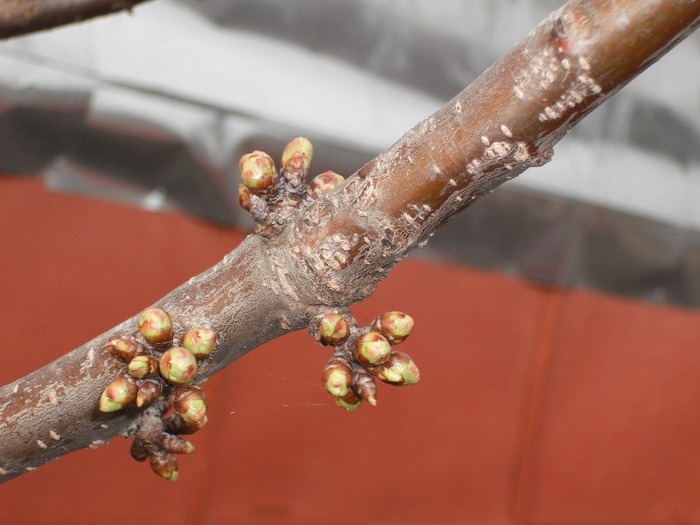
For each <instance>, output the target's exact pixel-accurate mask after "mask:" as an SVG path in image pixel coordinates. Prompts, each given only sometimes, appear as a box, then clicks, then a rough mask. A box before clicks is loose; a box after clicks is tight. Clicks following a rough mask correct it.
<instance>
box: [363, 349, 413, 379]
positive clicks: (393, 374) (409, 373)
mask: <svg viewBox="0 0 700 525" xmlns="http://www.w3.org/2000/svg"><path fill="white" fill-rule="evenodd" d="M372 373H373V374H374V375H376V376H377V377H378V378H379V379H380V380H381V381H384V382H385V383H389V384H390V385H395V386H401V385H414V384H416V383H417V382H418V380H419V379H420V371H419V370H418V367H417V366H416V364H415V363H414V362H413V360H412V359H411V358H410V356H409V355H408V354H404V353H403V352H397V351H394V352H391V354H389V359H388V360H387V361H386V363H383V364H381V365H379V366H377V367H375V368H374V369H372Z"/></svg>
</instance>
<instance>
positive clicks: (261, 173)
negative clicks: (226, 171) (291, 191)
mask: <svg viewBox="0 0 700 525" xmlns="http://www.w3.org/2000/svg"><path fill="white" fill-rule="evenodd" d="M238 166H239V167H240V170H241V180H242V181H243V184H244V185H245V186H246V187H247V188H248V189H249V190H250V191H252V192H253V193H261V192H264V191H267V190H270V189H272V188H273V187H274V186H275V185H276V184H277V180H278V179H279V174H278V173H277V171H276V170H275V163H274V161H273V160H272V158H271V157H270V156H269V155H268V154H267V153H265V152H263V151H253V152H252V153H248V154H247V155H243V156H242V157H241V160H240V162H239V164H238Z"/></svg>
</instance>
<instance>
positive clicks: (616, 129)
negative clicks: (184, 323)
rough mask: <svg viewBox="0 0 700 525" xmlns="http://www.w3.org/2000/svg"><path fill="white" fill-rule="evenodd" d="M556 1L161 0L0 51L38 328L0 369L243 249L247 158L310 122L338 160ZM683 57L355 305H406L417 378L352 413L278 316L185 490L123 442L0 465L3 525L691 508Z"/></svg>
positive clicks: (432, 519)
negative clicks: (412, 323)
mask: <svg viewBox="0 0 700 525" xmlns="http://www.w3.org/2000/svg"><path fill="white" fill-rule="evenodd" d="M563 3H564V2H562V1H555V0H492V1H472V2H462V1H456V0H454V1H451V0H440V1H435V0H432V1H428V0H413V1H409V0H403V1H398V0H395V1H385V2H372V1H369V0H352V1H349V0H325V1H323V2H321V1H319V0H285V1H283V2H282V1H279V0H278V1H272V0H257V1H253V0H250V1H238V0H234V1H232V0H228V1H224V0H205V1H202V2H195V1H194V0H154V1H153V2H150V3H146V4H144V5H142V6H139V7H137V8H135V9H134V10H133V12H132V13H123V14H119V15H114V16H110V17H106V18H103V19H99V20H94V21H90V22H87V23H84V24H80V25H76V26H69V27H65V28H61V29H56V30H53V31H49V32H44V33H40V34H36V35H31V36H26V37H21V38H16V39H13V40H10V41H7V42H4V43H2V44H0V173H2V175H0V203H1V204H0V279H2V285H1V286H0V290H1V291H0V331H3V332H5V333H23V334H26V333H31V338H30V340H29V341H23V342H22V343H21V344H20V345H18V349H17V351H10V352H7V355H6V356H5V362H4V365H3V366H2V367H0V381H2V383H3V384H4V383H7V382H10V381H13V380H14V379H17V378H18V377H21V376H22V375H24V374H26V373H29V372H31V371H32V370H34V369H36V368H37V367H40V366H42V365H44V364H46V363H48V362H50V361H52V360H53V359H55V358H57V357H59V356H60V355H62V354H64V353H66V352H67V351H69V350H71V349H72V348H74V347H75V346H78V345H80V344H82V343H83V342H85V341H86V340H89V339H91V338H92V337H94V336H95V335H96V334H98V333H100V332H101V331H103V330H106V329H107V328H110V327H111V326H113V325H115V324H117V323H119V322H121V321H122V320H123V319H124V318H126V317H128V316H130V315H133V314H134V313H135V312H137V311H139V310H140V309H141V308H143V307H144V306H146V305H148V304H151V303H153V302H154V301H156V300H157V299H158V298H160V297H162V296H163V295H165V294H166V293H167V292H168V291H170V290H171V289H172V288H174V287H175V286H177V285H178V284H180V283H181V282H182V281H184V280H186V279H188V278H189V277H191V276H192V275H195V274H197V273H199V272H201V271H203V270H204V269H206V268H208V267H209V266H211V265H213V264H214V263H215V262H217V261H218V260H219V259H221V258H222V257H223V256H224V255H225V254H226V253H227V252H228V251H230V250H231V249H233V247H235V245H236V244H237V243H238V242H240V240H241V239H242V238H243V237H244V236H245V235H246V234H247V233H248V232H249V231H250V228H251V225H252V223H251V222H249V219H248V218H247V217H246V216H245V213H244V212H242V211H241V210H239V209H238V208H237V204H236V200H237V196H236V188H237V184H238V183H237V177H238V173H237V170H236V167H237V162H238V158H239V157H240V156H241V155H242V154H243V153H246V152H248V151H251V150H253V149H263V150H265V151H267V152H268V153H270V154H271V155H272V156H273V157H275V158H278V157H279V155H280V153H281V151H282V148H283V147H284V144H285V143H286V142H287V141H288V140H290V139H291V138H293V137H294V136H297V135H301V134H303V135H304V136H306V137H308V138H309V139H310V140H311V141H312V142H313V144H314V147H315V153H314V162H313V164H312V171H313V173H314V174H316V173H320V172H322V171H325V170H327V169H333V170H334V171H337V172H340V173H342V174H344V175H346V176H347V175H350V174H351V173H353V172H354V171H356V170H357V169H359V168H360V167H361V166H362V165H363V164H364V163H365V162H366V161H368V160H369V159H370V158H372V157H373V156H374V155H375V154H377V153H379V152H380V151H381V150H383V149H384V148H386V147H388V146H390V145H391V144H392V143H393V142H394V141H395V140H397V139H398V138H399V137H400V136H401V135H402V134H403V133H404V132H405V131H407V130H408V129H409V128H410V127H412V126H413V125H414V124H415V123H416V122H418V121H419V120H421V119H423V118H425V117H427V116H428V115H429V114H431V113H432V112H433V111H435V110H436V109H438V108H439V107H440V106H441V105H442V104H444V103H445V102H446V101H447V100H449V99H450V98H451V97H452V96H454V95H455V94H457V92H459V91H460V90H461V89H463V88H464V87H465V86H466V85H467V84H468V83H469V82H470V81H471V80H473V79H474V78H475V77H476V76H477V75H478V74H479V73H480V72H482V71H483V70H484V69H485V68H486V67H488V66H489V65H490V64H491V63H492V62H494V61H495V60H496V59H497V58H498V57H500V56H501V55H502V54H504V53H505V52H506V51H508V49H510V48H511V47H512V46H513V45H514V44H515V43H517V42H518V41H519V40H520V39H522V38H523V37H524V36H526V35H527V33H528V32H529V31H530V30H531V29H532V28H533V27H535V26H536V25H537V23H539V21H540V20H541V19H543V18H544V17H545V16H546V15H547V14H548V13H549V12H550V11H551V10H553V9H556V8H557V7H559V6H561V5H563ZM698 64H700V38H698V35H697V34H696V35H692V36H691V37H690V38H689V39H688V40H687V41H685V42H683V43H682V44H680V45H679V46H678V47H677V48H676V49H674V50H673V51H672V52H671V53H670V54H668V55H667V56H665V57H663V59H662V60H661V61H660V62H659V63H657V64H655V65H654V66H653V67H652V68H651V69H650V70H648V71H647V72H645V73H644V74H643V75H641V76H640V77H639V78H638V79H636V80H635V81H633V82H632V83H631V84H630V85H629V86H628V87H626V88H625V89H624V90H623V91H622V92H620V93H618V94H617V95H616V96H615V97H614V98H613V99H612V100H611V101H609V102H608V103H606V104H605V105H604V106H603V107H602V108H600V109H599V110H597V111H595V112H594V113H593V114H591V115H590V116H589V117H588V118H587V119H586V120H585V121H584V122H583V123H582V124H581V125H579V126H578V127H577V128H576V129H575V130H574V131H573V132H572V133H570V134H569V135H568V136H567V137H566V138H565V139H564V140H563V141H562V143H561V144H560V145H559V146H558V147H557V149H556V150H555V156H554V159H553V160H552V162H551V163H549V164H548V165H546V166H544V167H543V168H539V169H537V170H531V171H528V172H526V173H525V174H523V175H522V176H521V177H519V178H517V179H515V180H514V181H511V182H509V183H508V184H506V185H505V186H503V187H501V188H499V190H498V191H496V192H494V193H492V194H490V195H488V196H487V197H485V198H483V199H481V200H479V201H478V202H477V203H475V204H474V205H473V206H471V207H470V208H469V209H468V210H467V211H466V212H465V213H463V214H462V215H461V216H460V217H458V218H456V219H455V220H453V221H452V222H451V223H449V224H448V225H447V226H446V227H445V228H443V230H441V231H440V232H439V233H438V235H436V236H435V238H434V239H433V240H432V241H431V242H430V244H429V245H428V246H427V247H426V248H424V249H422V250H419V251H418V252H417V253H416V255H415V256H414V257H412V258H410V259H408V260H406V261H404V262H402V263H401V264H399V265H398V266H397V267H396V269H395V270H394V271H392V273H391V274H390V276H389V278H388V279H387V280H386V281H385V282H383V283H382V284H381V285H380V286H379V288H378V290H377V293H375V294H374V295H373V296H372V297H371V298H370V299H369V300H368V301H366V302H365V303H363V304H362V305H359V306H358V307H356V308H355V309H354V312H355V314H356V316H357V317H358V319H359V320H360V321H361V322H369V321H370V320H371V319H372V318H373V317H374V316H376V315H377V314H380V313H382V312H384V311H387V310H392V309H399V310H402V311H405V312H407V313H409V314H411V315H412V316H413V317H414V318H415V319H416V322H417V326H416V329H415V330H414V333H413V334H412V335H411V338H410V339H409V340H408V341H407V342H406V343H404V345H403V347H402V349H404V350H405V351H406V352H408V353H410V354H411V355H412V356H413V358H414V359H415V361H416V362H417V364H418V365H419V367H420V368H421V372H422V379H421V382H420V383H419V384H418V385H417V386H415V387H412V388H407V389H392V388H390V387H388V386H381V385H380V389H379V395H378V398H379V405H378V407H376V408H371V407H363V408H362V409H361V410H360V411H359V412H357V413H353V414H347V413H344V412H343V411H341V410H339V409H337V408H336V407H335V406H334V404H333V402H332V400H330V399H329V396H328V395H327V394H326V393H325V391H324V390H323V389H322V386H321V383H320V374H321V371H322V368H323V365H324V363H325V361H326V359H327V358H328V357H329V356H328V351H327V350H326V349H324V348H322V347H320V346H319V345H317V344H316V343H315V342H314V341H313V340H312V339H311V338H310V337H309V336H308V335H307V334H305V333H295V334H292V335H290V336H286V337H284V338H281V339H279V340H276V341H274V342H272V343H270V344H267V345H265V346H263V347H261V348H259V349H256V350H255V351H254V352H251V353H250V354H249V355H247V356H246V357H244V358H243V359H241V360H240V361H238V362H236V363H235V364H234V365H233V366H231V367H229V368H228V369H227V370H225V371H224V372H222V373H220V374H218V375H217V376H216V377H215V378H213V379H212V380H211V381H209V383H208V384H207V386H206V389H207V392H208V394H209V398H210V403H211V411H212V415H211V417H210V421H211V422H210V424H209V425H208V426H207V427H206V428H205V429H204V430H203V431H202V432H200V433H199V434H198V435H197V436H195V438H194V441H195V445H196V446H197V448H198V450H197V451H196V452H195V453H194V454H193V455H192V456H189V457H185V458H182V459H181V460H180V470H181V477H180V480H179V481H178V482H177V483H175V484H168V483H166V482H164V481H161V480H159V479H158V478H157V477H155V476H154V475H153V474H152V473H151V472H150V469H149V467H148V466H147V465H142V464H137V463H136V462H134V461H132V460H131V459H130V457H129V454H128V446H129V443H128V442H127V441H126V440H124V439H121V438H115V439H114V440H113V441H112V443H111V444H110V445H109V446H106V447H102V448H100V449H98V450H88V451H81V452H78V453H74V454H71V455H69V456H66V457H64V458H62V459H60V460H59V461H57V462H54V463H52V464H50V465H47V466H44V467H42V468H40V469H39V470H38V471H37V472H33V473H29V474H26V475H25V476H23V477H21V478H18V479H16V480H13V481H11V482H9V483H7V484H4V485H2V486H0V506H1V508H2V509H3V512H2V515H3V521H2V523H18V524H25V523H27V524H29V523H32V524H36V523H39V524H43V523H52V524H55V523H71V524H75V523H86V524H87V523H96V522H100V523H107V524H109V523H120V524H125V523H126V524H128V523H146V522H149V521H155V520H158V521H162V522H165V523H182V524H188V523H313V524H315V523H319V524H320V523H329V522H340V523H360V524H364V523H367V524H373V523H415V524H420V523H444V524H451V523H487V524H490V523H508V524H510V523H533V524H535V523H537V524H545V523H547V524H551V523H572V524H573V523H576V524H581V523H586V524H588V523H592V524H598V523H599V524H604V523H605V524H609V523H616V524H617V523H620V524H624V523H700V508H698V506H697V501H698V500H699V499H700V488H699V487H700V447H699V446H698V443H700V422H699V421H698V418H697V416H696V413H697V410H696V407H697V406H698V403H699V402H700V384H698V381H697V379H696V378H697V377H698V375H700V348H699V347H700V345H699V344H698V341H699V340H700V337H699V336H700V315H698V312H697V308H698V306H700V235H699V232H700V206H699V205H698V204H700V191H697V189H699V188H700V118H698V117H700V67H697V65H698ZM193 239H197V240H198V241H200V243H201V240H202V239H204V240H205V241H206V245H207V246H208V249H207V250H204V251H202V253H200V254H197V255H195V256H194V257H193V256H192V254H191V253H188V255H187V256H184V255H181V254H180V253H179V251H178V246H180V245H185V244H187V243H188V241H191V240H193ZM29 307H31V316H29V315H28V314H27V311H28V308H29ZM37 322H40V323H41V324H42V326H44V327H45V329H44V330H42V333H40V334H38V333H34V330H33V329H31V330H30V328H29V327H30V326H35V324H36V323H37Z"/></svg>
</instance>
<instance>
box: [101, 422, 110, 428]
mask: <svg viewBox="0 0 700 525" xmlns="http://www.w3.org/2000/svg"><path fill="white" fill-rule="evenodd" d="M100 428H104V429H107V428H109V427H108V426H107V425H105V424H104V423H102V424H100Z"/></svg>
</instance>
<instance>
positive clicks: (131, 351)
mask: <svg viewBox="0 0 700 525" xmlns="http://www.w3.org/2000/svg"><path fill="white" fill-rule="evenodd" d="M107 348H108V349H109V351H110V352H111V353H112V355H113V356H114V357H117V358H118V359H120V360H122V361H124V362H125V363H128V362H130V361H131V360H132V359H133V358H134V357H136V356H137V355H138V354H140V353H143V352H144V349H143V347H142V346H141V345H139V344H137V343H136V342H135V341H132V340H131V339H126V338H124V337H120V338H118V339H112V340H111V341H110V342H109V343H107Z"/></svg>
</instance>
